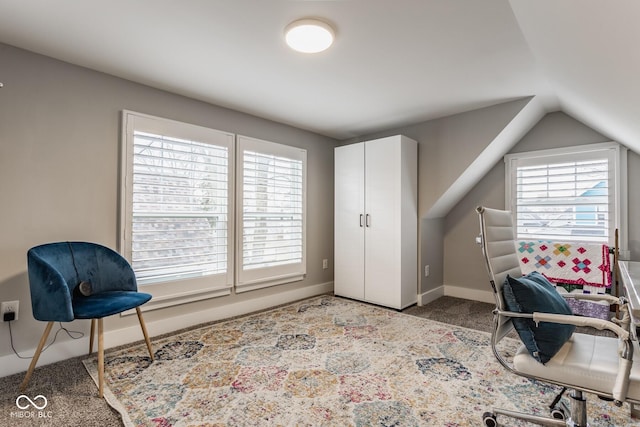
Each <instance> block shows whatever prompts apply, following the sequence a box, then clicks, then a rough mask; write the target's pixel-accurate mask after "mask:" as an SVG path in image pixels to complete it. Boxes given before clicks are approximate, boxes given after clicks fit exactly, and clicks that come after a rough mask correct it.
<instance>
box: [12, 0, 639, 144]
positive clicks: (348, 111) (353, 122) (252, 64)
mask: <svg viewBox="0 0 640 427" xmlns="http://www.w3.org/2000/svg"><path fill="white" fill-rule="evenodd" d="M309 16H315V17H321V18H323V19H325V20H326V21H328V22H330V23H331V24H332V25H333V26H334V27H335V30H336V33H337V40H336V43H335V45H334V46H333V47H332V48H331V49H330V50H329V51H327V52H324V53H321V54H318V55H312V56H308V55H302V54H299V53H295V52H292V51H290V50H289V49H287V48H286V46H285V45H284V42H283V37H282V32H283V29H284V27H285V26H286V25H287V24H288V23H289V22H291V21H293V20H295V19H298V18H303V17H309ZM639 18H640V2H638V1H637V0H616V1H604V0H562V1H558V0H535V1H532V0H511V1H509V0H483V1H474V0H446V1H444V0H420V1H416V0H397V1H389V0H349V1H308V0H305V1H302V0H298V1H296V0H293V1H292V0H270V1H255V0H206V1H188V2H178V1H174V0H135V1H131V0H93V1H77V0H56V1H50V0H29V1H15V0H0V42H2V43H6V44H10V45H13V46H17V47H20V48H24V49H27V50H30V51H34V52H37V53H41V54H44V55H47V56H51V57H53V58H57V59H60V60H63V61H67V62H70V63H74V64H77V65H80V66H84V67H88V68H92V69H95V70H98V71H102V72H105V73H109V74H112V75H115V76H119V77H123V78H126V79H129V80H132V81H136V82H140V83H143V84H147V85H150V86H154V87H158V88H161V89H165V90H168V91H171V92H175V93H178V94H182V95H186V96H189V97H192V98H196V99H200V100H203V101H206V102H210V103H213V104H217V105H221V106H226V107H229V108H233V109H236V110H239V111H243V112H247V113H250V114H254V115H257V116H261V117H264V118H268V119H272V120H276V121H279V122H283V123H287V124H291V125H294V126H297V127H300V128H303V129H308V130H312V131H314V132H317V133H320V134H324V135H327V136H331V137H333V138H336V139H339V140H340V139H341V140H344V139H347V138H350V137H354V136H358V135H363V134H370V133H372V132H376V131H380V130H383V129H390V128H393V127H399V126H403V125H407V124H411V123H417V122H421V121H425V120H429V119H433V118H437V117H443V116H447V115H450V114H454V113H460V112H464V111H469V110H473V109H477V108H480V107H484V106H489V105H495V104H499V103H502V102H506V101H509V100H513V99H519V98H523V97H530V96H534V97H536V99H537V100H538V101H539V102H541V103H542V105H543V106H544V107H545V109H546V110H547V111H551V110H556V109H558V108H561V109H562V110H564V111H565V112H567V113H568V114H570V115H572V116H574V117H576V118H578V119H579V120H582V121H583V122H584V123H586V124H587V125H589V126H591V127H593V128H594V129H596V130H598V131H600V132H602V133H603V134H606V135H608V136H610V137H611V138H612V139H616V140H619V141H621V142H623V143H625V144H626V145H628V146H629V147H630V148H632V149H634V150H636V151H640V121H638V120H637V118H638V117H640V103H638V102H637V99H639V95H640V93H639V92H640V84H638V83H637V82H636V80H637V78H638V77H637V76H638V75H640V54H639V53H638V52H639V50H638V48H637V43H638V40H640V26H639V25H637V22H638V21H639ZM1 63H2V58H0V82H3V83H4V84H5V86H6V85H10V84H11V82H10V81H3V79H2V68H1ZM47 78H48V76H43V79H47ZM50 83H51V84H55V81H53V80H52V81H51V82H50ZM0 102H2V100H1V99H0Z"/></svg>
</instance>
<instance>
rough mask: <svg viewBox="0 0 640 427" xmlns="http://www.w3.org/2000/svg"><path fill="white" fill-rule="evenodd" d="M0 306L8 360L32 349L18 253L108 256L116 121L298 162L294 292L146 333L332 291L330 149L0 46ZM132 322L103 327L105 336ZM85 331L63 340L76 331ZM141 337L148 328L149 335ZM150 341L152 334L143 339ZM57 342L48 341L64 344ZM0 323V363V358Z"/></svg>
mask: <svg viewBox="0 0 640 427" xmlns="http://www.w3.org/2000/svg"><path fill="white" fill-rule="evenodd" d="M0 58H1V63H2V75H1V76H0V79H1V81H2V82H3V83H4V88H3V89H0V197H1V198H2V209H0V224H2V238H0V301H7V300H19V301H20V319H19V320H18V321H17V322H15V324H14V327H13V335H14V339H15V342H16V346H17V348H18V350H23V349H32V348H35V346H36V344H37V342H38V339H39V338H40V334H41V333H42V331H43V329H44V324H43V323H41V322H37V321H35V320H33V318H32V316H31V306H30V304H31V302H30V301H31V299H30V296H29V290H28V281H27V275H26V252H27V250H28V249H29V248H30V247H32V246H35V245H38V244H41V243H45V242H50V241H58V240H87V241H94V242H99V243H102V244H104V245H107V246H109V247H112V248H115V247H116V243H117V235H118V229H117V217H118V177H119V172H118V167H119V166H118V160H119V140H120V111H121V110H123V109H128V110H133V111H137V112H141V113H147V114H152V115H156V116H160V117H166V118H170V119H174V120H180V121H183V122H187V123H193V124H197V125H201V126H207V127H210V128H214V129H220V130H224V131H229V132H234V133H239V134H242V135H247V136H251V137H256V138H260V139H265V140H269V141H273V142H278V143H282V144H288V145H292V146H297V147H301V148H305V149H306V150H307V154H308V171H307V173H308V175H307V177H308V199H307V202H308V203H307V207H308V216H307V220H308V227H307V276H306V279H305V280H304V281H302V282H298V283H295V284H288V285H281V286H276V287H273V288H269V289H263V290H259V291H254V292H247V293H243V294H240V295H231V296H226V297H220V298H215V299H210V300H205V301H200V302H197V303H192V304H187V305H183V306H177V307H173V308H168V309H162V310H156V311H152V312H148V313H147V314H146V315H145V319H146V320H147V323H152V322H153V321H154V320H158V319H166V318H171V317H174V316H175V317H179V316H181V315H183V314H185V313H190V312H196V311H202V310H216V308H218V307H220V306H222V305H225V304H233V303H239V302H240V303H241V302H243V301H246V300H249V299H256V298H264V297H266V296H271V295H273V294H276V293H282V292H284V291H291V290H295V289H298V288H302V287H307V286H311V285H316V284H321V283H328V282H331V281H332V280H333V268H332V265H331V264H332V263H330V268H329V269H327V270H323V269H322V259H325V258H326V259H329V260H333V148H334V146H335V145H336V141H334V140H332V139H329V138H326V137H323V136H319V135H316V134H313V133H310V132H306V131H303V130H300V129H296V128H293V127H290V126H286V125H283V124H278V123H275V122H271V121H267V120H263V119H260V118H257V117H254V116H250V115H247V114H243V113H239V112H236V111H232V110H229V109H225V108H221V107H217V106H214V105H210V104H206V103H203V102H199V101H195V100H192V99H189V98H185V97H181V96H177V95H173V94H170V93H168V92H164V91H161V90H156V89H152V88H150V87H147V86H143V85H140V84H136V83H132V82H130V81H126V80H123V79H119V78H115V77H112V76H109V75H106V74H102V73H98V72H95V71H91V70H88V69H85V68H81V67H77V66H74V65H70V64H68V63H64V62H60V61H56V60H53V59H51V58H47V57H44V56H40V55H37V54H34V53H30V52H27V51H24V50H20V49H16V48H13V47H10V46H7V45H2V44H0ZM136 322H137V320H136V319H135V316H133V317H131V316H129V317H126V318H120V317H118V316H112V317H110V318H108V319H107V320H106V324H105V330H117V329H119V328H125V327H128V326H132V325H134V324H135V323H136ZM85 323H88V322H74V324H73V325H72V328H73V329H76V330H81V331H85V332H86V331H87V330H88V326H86V325H85ZM150 329H152V328H150ZM150 332H151V333H152V334H153V330H150ZM62 335H63V334H61V335H59V337H58V340H59V341H60V340H64V339H66V337H63V336H62ZM8 343H9V334H8V328H7V326H6V324H2V323H0V356H1V355H5V354H9V353H11V350H10V348H9V345H8Z"/></svg>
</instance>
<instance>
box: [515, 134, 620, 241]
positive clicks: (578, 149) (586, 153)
mask: <svg viewBox="0 0 640 427" xmlns="http://www.w3.org/2000/svg"><path fill="white" fill-rule="evenodd" d="M607 152H608V153H613V154H612V155H611V158H610V160H609V164H610V166H613V168H614V170H613V172H610V176H613V185H612V186H610V187H609V188H611V189H612V190H613V198H614V201H613V203H612V204H613V207H614V212H613V213H612V214H611V216H612V220H610V223H612V226H613V229H611V228H610V229H609V236H608V241H607V242H603V243H606V244H607V245H609V246H613V245H614V243H615V241H614V239H615V237H614V230H615V229H618V231H619V242H618V244H619V246H620V247H621V248H626V247H627V246H626V245H627V197H626V195H627V148H626V147H624V146H622V145H620V144H618V143H617V142H613V141H610V142H603V143H595V144H587V145H579V146H571V147H562V148H552V149H546V150H536V151H528V152H520V153H512V154H507V155H505V156H504V162H505V206H506V208H507V209H508V210H510V211H511V212H512V213H513V215H514V232H515V235H516V239H520V238H521V237H519V236H518V234H517V232H518V230H517V224H516V221H515V220H516V218H517V212H518V211H517V206H516V192H517V176H516V173H517V168H518V166H519V163H527V164H528V165H534V164H540V165H543V164H553V163H555V162H561V161H562V159H563V158H567V157H569V156H574V157H578V156H579V157H581V158H602V157H603V156H602V155H600V156H598V153H607ZM606 155H607V156H609V154H606ZM545 159H547V160H545ZM610 227H611V226H610ZM564 240H565V241H567V242H581V241H584V239H582V240H581V239H580V238H576V237H575V236H567V238H566V239H564Z"/></svg>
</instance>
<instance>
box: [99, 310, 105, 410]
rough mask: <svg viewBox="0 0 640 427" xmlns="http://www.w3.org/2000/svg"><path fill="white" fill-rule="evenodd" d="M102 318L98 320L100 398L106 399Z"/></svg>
mask: <svg viewBox="0 0 640 427" xmlns="http://www.w3.org/2000/svg"><path fill="white" fill-rule="evenodd" d="M102 332H103V329H102V318H100V319H98V396H100V397H104V336H103V334H102Z"/></svg>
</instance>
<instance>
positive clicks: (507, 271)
mask: <svg viewBox="0 0 640 427" xmlns="http://www.w3.org/2000/svg"><path fill="white" fill-rule="evenodd" d="M476 211H477V212H478V214H479V217H480V234H481V239H482V242H481V244H482V251H483V253H484V256H485V260H486V264H487V271H488V273H489V278H490V281H491V286H492V288H493V294H494V297H495V300H496V308H497V309H499V310H503V311H508V310H507V309H506V306H505V304H504V300H503V298H502V285H503V284H504V281H505V279H506V278H507V275H509V276H511V277H521V276H522V271H521V269H520V261H519V260H518V256H517V253H516V242H515V232H514V229H513V218H512V216H511V212H510V211H502V210H497V209H491V208H485V207H483V206H480V207H478V208H477V209H476ZM511 328H512V325H511V321H510V320H508V319H505V318H502V317H500V318H499V320H498V325H497V331H496V332H497V339H498V340H500V339H501V338H502V337H504V336H505V335H506V334H507V333H509V331H510V330H511Z"/></svg>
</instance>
